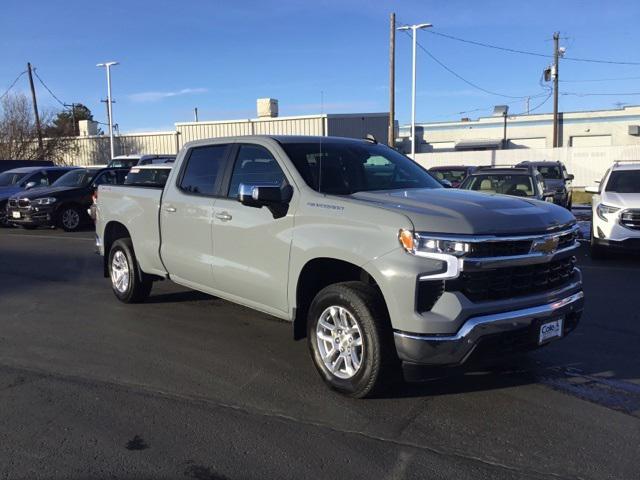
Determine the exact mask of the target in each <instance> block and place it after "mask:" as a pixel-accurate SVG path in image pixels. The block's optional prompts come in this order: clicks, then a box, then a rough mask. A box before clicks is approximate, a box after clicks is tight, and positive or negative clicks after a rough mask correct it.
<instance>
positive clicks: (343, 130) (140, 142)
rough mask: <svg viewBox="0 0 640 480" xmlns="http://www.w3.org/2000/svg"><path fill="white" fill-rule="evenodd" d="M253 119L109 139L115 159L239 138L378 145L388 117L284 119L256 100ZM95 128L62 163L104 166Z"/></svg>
mask: <svg viewBox="0 0 640 480" xmlns="http://www.w3.org/2000/svg"><path fill="white" fill-rule="evenodd" d="M257 113H258V116H257V118H243V119H235V120H216V121H198V122H178V123H176V124H175V130H172V131H164V132H144V133H132V134H126V133H125V134H119V135H116V136H115V137H114V143H115V145H114V147H115V148H114V150H115V154H116V155H128V154H145V153H146V154H153V153H177V152H178V150H180V148H182V146H183V145H184V144H185V143H187V142H190V141H192V140H202V139H206V138H216V137H230V136H241V135H321V136H337V137H351V138H365V137H366V136H367V135H368V134H371V135H373V136H374V137H375V138H376V139H378V140H379V141H380V142H381V143H382V142H384V143H386V141H387V131H388V122H389V114H388V113H387V112H382V113H348V114H337V113H325V114H317V115H300V116H290V117H280V116H278V101H277V100H275V99H272V98H261V99H258V100H257ZM96 127H97V125H95V122H87V121H83V122H81V125H80V132H81V136H79V137H75V138H74V139H73V142H74V146H73V148H71V149H69V152H68V153H67V154H66V155H65V158H64V163H67V164H70V165H91V164H100V163H107V162H108V161H109V157H110V149H109V137H108V136H105V135H96V134H95V133H96V131H97V128H96Z"/></svg>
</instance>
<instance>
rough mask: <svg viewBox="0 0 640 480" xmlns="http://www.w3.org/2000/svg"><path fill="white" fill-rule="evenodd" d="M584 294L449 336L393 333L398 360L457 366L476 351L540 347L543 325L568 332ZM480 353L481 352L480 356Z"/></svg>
mask: <svg viewBox="0 0 640 480" xmlns="http://www.w3.org/2000/svg"><path fill="white" fill-rule="evenodd" d="M583 305H584V293H583V292H582V290H580V291H578V292H575V293H572V294H570V295H568V296H566V297H563V298H561V299H559V300H556V301H554V302H552V303H547V304H543V305H538V306H534V307H529V308H523V309H520V310H512V311H508V312H501V313H494V314H488V315H479V316H474V317H471V318H469V319H467V320H466V322H465V323H464V324H463V325H462V326H461V327H460V329H459V330H458V331H457V332H456V333H455V334H453V335H424V334H415V333H409V332H403V331H395V332H394V339H395V345H396V349H397V352H398V356H399V357H400V359H401V360H402V361H403V362H405V363H410V364H419V365H434V366H435V365H439V366H445V365H446V366H453V365H461V364H463V363H465V362H466V361H467V359H469V357H470V356H471V355H472V354H473V353H474V352H475V351H478V350H481V349H482V350H484V349H483V348H482V347H487V350H489V351H488V352H486V353H488V354H489V355H491V353H492V351H493V352H495V353H500V354H501V353H505V352H509V351H524V350H529V349H533V348H536V347H538V346H541V344H540V343H539V338H540V328H541V326H542V325H543V324H545V323H548V322H551V321H554V320H558V319H562V326H563V327H562V336H563V337H564V336H565V335H567V334H568V333H569V332H571V331H572V330H573V329H574V328H575V327H576V326H577V325H578V322H579V320H580V316H581V315H582V309H583ZM483 353H484V352H483Z"/></svg>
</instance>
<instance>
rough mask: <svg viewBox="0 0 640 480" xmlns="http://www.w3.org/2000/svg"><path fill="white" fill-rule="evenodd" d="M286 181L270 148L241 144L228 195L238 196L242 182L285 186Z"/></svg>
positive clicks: (230, 196) (231, 196)
mask: <svg viewBox="0 0 640 480" xmlns="http://www.w3.org/2000/svg"><path fill="white" fill-rule="evenodd" d="M285 182H286V179H285V176H284V173H283V172H282V169H281V168H280V165H278V162H277V161H276V159H275V158H273V155H271V152H269V150H267V149H266V148H264V147H261V146H260V145H240V148H239V149H238V155H237V157H236V161H235V164H234V165H233V173H232V174H231V182H230V184H229V192H228V194H227V196H228V197H229V198H237V197H238V189H239V187H240V184H241V183H244V184H257V183H260V184H269V185H274V186H283V185H284V183H285Z"/></svg>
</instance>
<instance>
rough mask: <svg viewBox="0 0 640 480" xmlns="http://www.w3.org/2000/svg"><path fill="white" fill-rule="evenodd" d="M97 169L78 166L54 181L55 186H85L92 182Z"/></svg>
mask: <svg viewBox="0 0 640 480" xmlns="http://www.w3.org/2000/svg"><path fill="white" fill-rule="evenodd" d="M97 172H98V171H97V170H89V169H88V168H77V169H75V170H71V171H70V172H67V173H65V174H64V175H62V176H61V177H60V178H59V179H58V180H56V181H55V182H54V183H53V185H52V186H53V187H84V186H86V185H89V184H90V183H91V180H93V177H95V176H96V173H97Z"/></svg>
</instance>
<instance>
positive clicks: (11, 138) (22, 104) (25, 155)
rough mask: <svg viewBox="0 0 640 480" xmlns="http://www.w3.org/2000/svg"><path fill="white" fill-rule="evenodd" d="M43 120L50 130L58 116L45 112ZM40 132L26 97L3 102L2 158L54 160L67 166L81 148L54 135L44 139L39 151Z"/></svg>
mask: <svg viewBox="0 0 640 480" xmlns="http://www.w3.org/2000/svg"><path fill="white" fill-rule="evenodd" d="M42 117H43V118H41V119H40V123H41V125H42V129H43V130H45V131H46V130H48V127H49V126H50V125H51V123H52V121H53V118H55V114H53V113H48V112H45V113H44V114H43V115H42ZM37 138H38V136H37V132H36V125H35V119H34V116H33V111H32V110H31V104H30V103H29V100H28V99H27V97H26V96H25V95H24V94H15V95H13V94H9V95H6V96H5V97H4V98H3V99H2V103H0V159H5V160H37V159H43V160H53V161H54V162H56V163H65V162H64V159H65V157H68V156H69V155H70V154H72V153H73V151H74V149H76V148H77V146H76V145H75V143H74V142H73V139H72V138H69V137H62V136H51V137H49V138H45V139H43V151H42V152H41V151H39V148H38V142H37Z"/></svg>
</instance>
